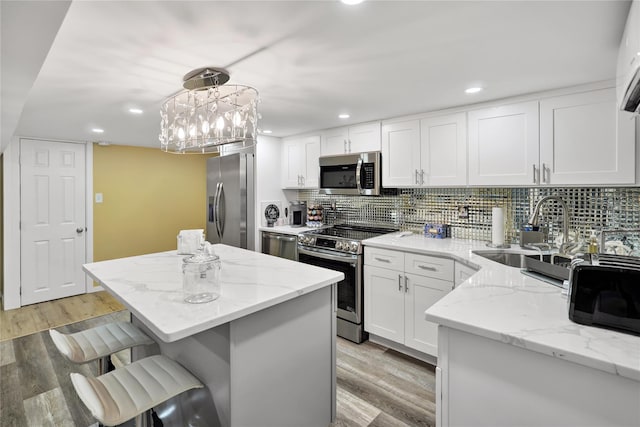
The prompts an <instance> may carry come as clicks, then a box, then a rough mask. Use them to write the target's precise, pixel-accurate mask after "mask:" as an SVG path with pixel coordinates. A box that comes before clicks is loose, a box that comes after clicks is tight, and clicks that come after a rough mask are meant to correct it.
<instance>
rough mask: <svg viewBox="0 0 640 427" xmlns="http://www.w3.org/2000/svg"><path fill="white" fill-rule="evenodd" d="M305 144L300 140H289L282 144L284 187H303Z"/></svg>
mask: <svg viewBox="0 0 640 427" xmlns="http://www.w3.org/2000/svg"><path fill="white" fill-rule="evenodd" d="M305 161H306V160H305V154H304V144H303V143H302V142H301V141H300V140H298V139H295V140H289V141H286V142H283V144H282V188H300V187H302V179H303V176H302V174H303V169H304V166H305V164H304V163H303V162H305Z"/></svg>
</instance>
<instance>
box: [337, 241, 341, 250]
mask: <svg viewBox="0 0 640 427" xmlns="http://www.w3.org/2000/svg"><path fill="white" fill-rule="evenodd" d="M336 249H337V250H339V251H341V250H342V242H336Z"/></svg>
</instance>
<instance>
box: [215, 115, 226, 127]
mask: <svg viewBox="0 0 640 427" xmlns="http://www.w3.org/2000/svg"><path fill="white" fill-rule="evenodd" d="M216 129H218V130H223V129H224V118H223V117H222V116H220V117H218V120H216Z"/></svg>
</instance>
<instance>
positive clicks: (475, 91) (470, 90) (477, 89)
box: [464, 87, 483, 93]
mask: <svg viewBox="0 0 640 427" xmlns="http://www.w3.org/2000/svg"><path fill="white" fill-rule="evenodd" d="M482 89H483V88H481V87H470V88H469V89H465V91H464V92H465V93H478V92H480V91H481V90H482Z"/></svg>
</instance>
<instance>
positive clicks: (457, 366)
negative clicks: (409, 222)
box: [363, 233, 640, 426]
mask: <svg viewBox="0 0 640 427" xmlns="http://www.w3.org/2000/svg"><path fill="white" fill-rule="evenodd" d="M363 243H364V244H365V248H366V247H371V248H382V249H387V250H394V251H402V252H406V253H417V254H425V255H430V256H434V257H442V258H447V259H452V260H454V261H455V266H456V267H455V268H456V269H457V268H458V266H459V265H460V266H464V267H473V268H474V269H477V270H478V271H477V272H476V273H475V274H473V275H472V276H471V277H470V278H468V279H466V280H465V281H463V282H462V283H460V284H459V285H456V287H455V289H453V290H452V291H451V292H449V293H448V294H446V295H445V296H444V297H443V298H442V299H440V300H439V301H438V302H436V303H435V304H433V305H432V306H431V307H429V308H428V309H427V311H426V315H425V319H426V320H428V321H430V322H434V323H437V324H438V325H439V327H438V349H437V352H438V360H437V364H438V367H437V368H436V384H437V391H436V406H437V410H436V423H437V425H439V426H469V425H473V426H512V425H518V426H534V425H537V426H549V425H555V426H638V425H640V404H639V402H640V337H638V336H634V335H630V334H625V333H621V332H616V331H611V330H607V329H601V328H596V327H591V326H585V325H580V324H577V323H574V322H572V321H571V320H569V318H568V314H567V299H566V296H563V295H562V294H561V289H559V288H557V287H555V286H552V285H550V284H548V283H545V282H542V281H540V280H536V279H533V278H531V277H528V276H525V275H523V274H522V273H521V272H520V269H519V268H515V267H508V266H505V265H502V264H499V263H497V262H494V261H490V260H488V259H486V258H483V257H482V256H479V255H478V254H476V253H474V252H475V251H482V250H488V249H490V248H487V247H486V244H485V242H479V241H469V240H460V239H442V240H439V239H430V238H425V237H424V236H422V235H421V234H414V235H411V236H405V237H400V236H399V235H398V234H397V233H396V234H390V235H386V236H381V237H376V238H373V239H368V240H365V241H364V242H363ZM513 250H514V251H516V252H522V251H521V250H520V248H519V247H514V248H513ZM365 257H366V252H365ZM365 262H366V261H365Z"/></svg>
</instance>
